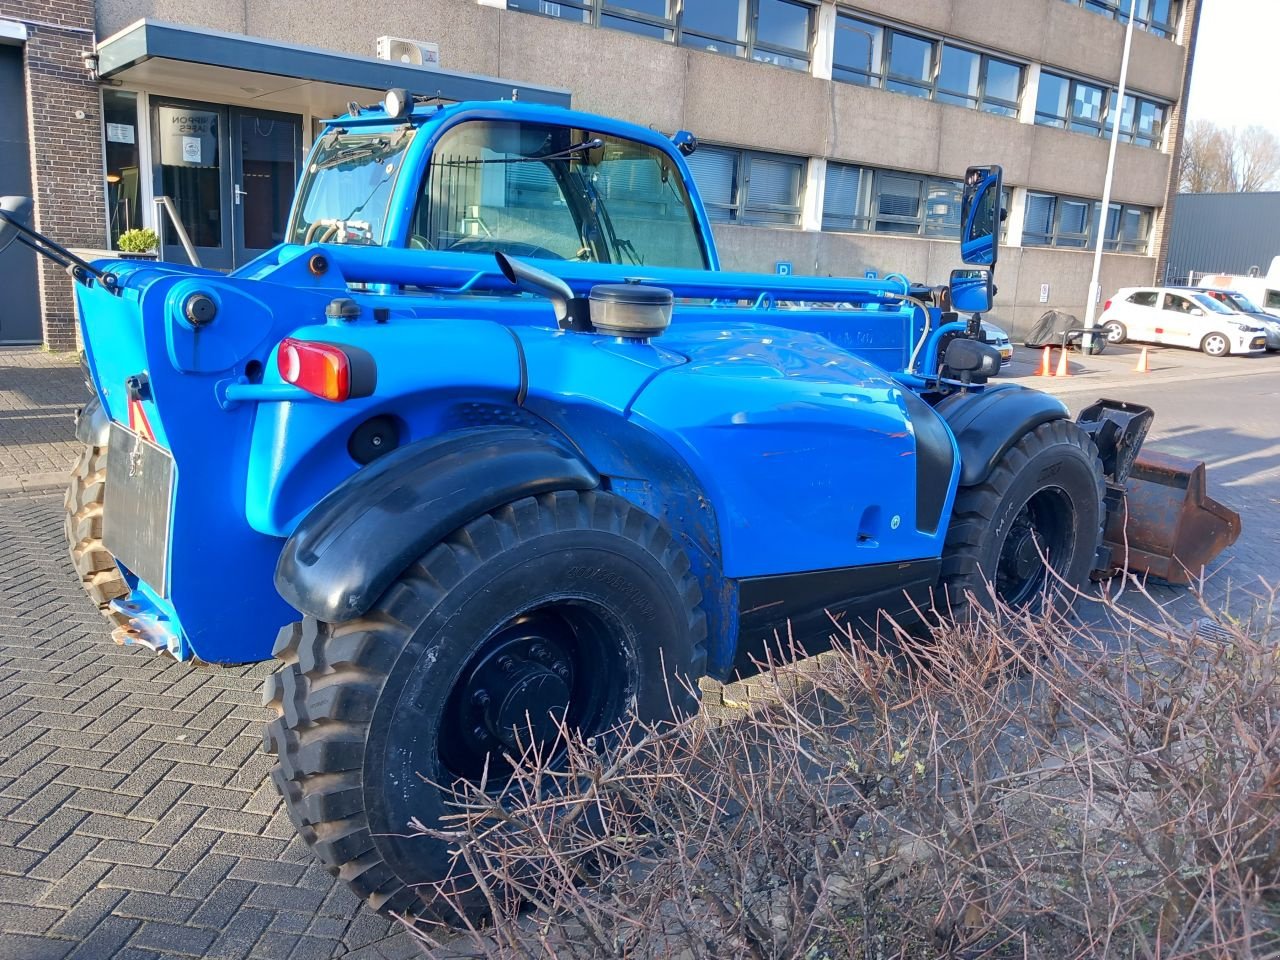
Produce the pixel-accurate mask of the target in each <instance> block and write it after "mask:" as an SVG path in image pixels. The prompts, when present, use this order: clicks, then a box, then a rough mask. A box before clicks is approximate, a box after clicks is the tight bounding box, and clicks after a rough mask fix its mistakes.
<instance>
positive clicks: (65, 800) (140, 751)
mask: <svg viewBox="0 0 1280 960" xmlns="http://www.w3.org/2000/svg"><path fill="white" fill-rule="evenodd" d="M1136 358H1137V350H1136V349H1135V348H1134V347H1132V346H1124V347H1121V348H1117V349H1113V350H1111V351H1109V352H1108V353H1107V354H1106V355H1104V356H1102V357H1093V358H1084V359H1083V360H1082V359H1081V358H1079V357H1077V356H1074V355H1073V357H1072V360H1073V362H1072V373H1073V376H1072V377H1071V378H1069V379H1066V380H1060V379H1049V380H1040V379H1038V378H1035V377H1034V376H1033V374H1034V371H1035V368H1036V364H1037V363H1038V360H1039V357H1038V355H1034V354H1033V353H1032V352H1031V351H1026V350H1023V349H1021V348H1020V349H1019V351H1018V354H1017V356H1016V358H1015V361H1014V363H1013V364H1012V365H1011V367H1010V368H1009V369H1008V370H1007V371H1006V374H1005V375H1006V376H1010V377H1013V378H1015V379H1018V380H1023V381H1025V382H1028V383H1033V384H1034V385H1036V386H1041V387H1044V388H1046V389H1050V390H1052V391H1054V392H1056V393H1059V394H1060V395H1062V396H1063V398H1064V400H1066V401H1067V402H1068V404H1069V405H1070V406H1071V407H1072V409H1073V410H1075V409H1079V408H1080V407H1081V406H1084V405H1086V404H1087V403H1090V402H1092V401H1093V400H1094V399H1096V398H1097V397H1100V396H1107V397H1112V398H1116V399H1127V400H1135V401H1139V402H1143V403H1149V404H1151V405H1152V406H1154V407H1155V408H1156V410H1157V419H1156V423H1155V427H1154V429H1153V432H1152V435H1151V440H1150V443H1151V446H1152V447H1153V448H1155V449H1158V450H1163V451H1166V452H1169V453H1175V454H1180V455H1183V456H1189V457H1196V458H1198V459H1204V460H1206V461H1208V462H1209V465H1210V480H1211V493H1212V494H1213V495H1214V496H1216V497H1218V498H1219V499H1221V500H1223V501H1224V502H1226V503H1227V504H1228V505H1230V506H1232V507H1234V508H1235V509H1237V510H1239V511H1240V513H1241V514H1242V515H1243V516H1244V521H1245V527H1244V535H1243V536H1242V538H1241V539H1240V541H1239V543H1237V544H1236V546H1235V547H1233V548H1232V549H1231V550H1229V551H1228V552H1227V554H1226V555H1224V557H1223V558H1222V559H1221V561H1220V562H1219V563H1218V564H1217V565H1216V566H1215V570H1214V571H1213V573H1212V578H1211V582H1210V590H1209V593H1210V596H1211V597H1212V598H1213V602H1214V603H1215V605H1220V606H1224V607H1231V608H1232V609H1243V608H1245V607H1247V606H1248V605H1249V604H1250V603H1251V602H1252V600H1251V598H1250V594H1256V593H1257V592H1258V588H1257V581H1258V578H1259V577H1263V578H1273V577H1274V574H1275V557H1276V555H1277V546H1280V544H1278V542H1277V541H1278V540H1280V492H1278V491H1280V439H1277V430H1276V428H1275V417H1276V416H1277V414H1276V410H1277V409H1278V405H1277V402H1276V400H1277V394H1278V393H1280V378H1277V376H1276V374H1277V373H1278V372H1280V357H1248V358H1225V359H1211V358H1208V357H1204V356H1201V355H1198V354H1195V353H1192V352H1189V351H1175V350H1158V351H1152V352H1151V365H1152V372H1151V373H1149V374H1136V373H1133V372H1132V368H1133V366H1134V363H1135V361H1136ZM79 381H80V378H79V372H78V370H77V369H76V368H75V366H74V365H73V364H72V363H71V362H70V361H69V360H68V359H67V358H59V357H55V356H51V355H49V354H44V353H40V352H36V351H0V931H2V933H0V960H9V958H12V960H40V958H64V957H76V958H105V957H119V958H126V960H141V958H147V957H179V956H208V957H226V958H239V957H256V958H272V960H282V958H310V957H337V956H348V957H357V958H366V960H367V958H373V957H383V958H394V957H406V956H411V955H413V954H414V953H415V952H416V948H415V945H414V943H413V942H412V941H411V939H410V938H409V937H408V936H407V935H406V934H405V933H404V932H402V931H398V930H396V929H395V928H393V926H392V925H391V924H390V923H389V922H388V921H386V920H383V919H381V918H378V917H376V916H375V915H373V914H372V913H370V912H368V911H366V910H364V909H363V908H362V907H361V906H360V904H359V902H358V901H357V900H356V898H355V897H354V896H352V895H351V894H349V893H348V892H347V891H346V890H345V888H343V887H342V886H341V885H339V884H337V883H335V882H334V881H333V880H332V879H331V878H330V877H329V876H328V874H326V873H325V872H324V871H323V870H321V869H320V868H319V866H318V865H317V864H316V863H314V862H313V861H312V859H311V857H310V855H309V854H308V853H307V852H306V850H305V849H303V847H302V845H301V844H300V843H298V842H297V841H295V840H294V839H293V828H292V827H291V825H290V824H289V822H288V820H287V818H286V817H285V816H284V814H283V813H282V811H281V809H280V805H279V802H278V800H277V798H276V794H275V791H274V789H273V788H272V787H271V785H270V784H269V783H268V782H265V780H264V777H265V775H266V772H267V769H268V760H267V758H266V757H265V756H264V755H263V754H262V753H261V749H260V744H261V735H260V729H261V726H262V723H263V721H264V720H265V719H266V711H265V710H263V709H262V707H261V706H260V704H259V693H258V688H259V685H260V683H261V681H262V678H263V677H264V676H265V675H266V674H267V673H268V672H269V670H270V669H271V667H270V665H269V664H262V665H257V666H252V667H245V668H236V669H225V668H212V667H198V668H197V667H191V666H187V665H183V664H177V663H174V662H173V661H171V660H168V659H166V658H162V657H157V656H155V655H153V654H151V653H150V652H148V651H146V650H141V649H133V648H121V647H117V646H115V645H113V644H112V643H111V642H110V639H109V635H108V631H107V629H106V625H105V623H104V622H103V621H102V620H101V619H100V618H99V617H98V615H97V613H96V612H95V611H94V610H93V609H92V608H91V607H90V606H89V604H88V602H87V601H86V599H85V598H84V596H83V594H82V591H81V589H80V586H79V584H78V582H77V581H76V579H75V577H74V574H73V571H72V569H71V567H70V564H69V562H68V560H67V558H66V556H65V553H64V546H63V536H62V492H61V489H60V488H59V486H58V485H59V484H60V482H61V481H60V475H61V473H62V472H63V471H64V470H65V466H66V464H67V463H69V462H70V460H71V458H72V456H73V455H74V444H73V442H72V438H71V430H72V426H71V412H72V411H73V409H74V408H75V406H76V405H78V404H79V403H81V402H83V399H84V396H85V394H84V388H83V386H82V385H81V384H80V382H79ZM1168 597H1169V599H1171V600H1174V599H1176V598H1177V594H1176V593H1175V592H1173V591H1170V593H1169V594H1168Z"/></svg>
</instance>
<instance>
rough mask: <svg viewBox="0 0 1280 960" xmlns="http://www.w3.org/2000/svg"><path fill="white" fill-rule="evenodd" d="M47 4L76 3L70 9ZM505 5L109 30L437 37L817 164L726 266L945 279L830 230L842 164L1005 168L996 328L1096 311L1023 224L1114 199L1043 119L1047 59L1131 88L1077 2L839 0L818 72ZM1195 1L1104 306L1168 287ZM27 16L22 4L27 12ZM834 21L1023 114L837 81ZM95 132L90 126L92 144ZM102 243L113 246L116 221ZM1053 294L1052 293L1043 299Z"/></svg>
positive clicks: (901, 239)
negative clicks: (938, 52)
mask: <svg viewBox="0 0 1280 960" xmlns="http://www.w3.org/2000/svg"><path fill="white" fill-rule="evenodd" d="M42 2H43V3H47V4H48V5H50V6H51V7H53V6H59V7H61V6H64V5H65V4H63V3H62V0H42ZM84 2H85V3H88V2H89V0H84ZM507 2H508V0H419V2H416V3H414V4H412V5H399V6H397V5H389V6H388V5H385V4H374V3H369V2H359V0H357V2H348V0H271V2H267V0H246V2H244V3H237V4H226V3H223V2H220V0H97V3H96V21H95V27H96V34H97V37H99V38H102V37H107V36H109V35H111V34H113V33H115V32H117V31H119V30H121V29H123V28H125V27H127V26H128V25H130V24H132V23H134V22H136V21H137V20H138V19H139V18H143V17H147V18H152V19H155V20H165V21H170V22H175V23H180V24H184V25H191V26H194V27H199V28H207V29H211V30H220V31H227V32H232V33H243V34H249V35H252V36H256V37H262V38H265V39H269V40H273V41H279V42H281V43H289V44H303V45H309V46H316V47H322V48H327V49H332V50H335V51H341V52H344V53H348V54H357V55H365V56H368V55H371V54H372V53H373V49H374V40H375V38H376V37H378V36H382V35H391V36H400V37H406V38H412V39H415V40H423V41H432V42H435V43H438V44H439V45H440V50H441V63H440V66H441V67H442V68H443V69H446V70H449V71H460V72H465V73H474V74H483V75H487V76H494V77H504V78H508V79H510V80H512V81H516V82H523V83H532V84H539V85H543V86H549V87H557V88H563V89H566V90H569V91H570V92H571V93H572V96H573V102H574V105H575V106H576V107H578V108H581V109H584V110H589V111H594V112H600V113H606V114H610V115H615V116H620V117H624V118H626V119H628V120H632V121H635V122H638V123H642V124H647V125H651V126H653V127H655V128H657V129H661V130H667V131H673V130H676V129H687V130H691V131H693V132H694V133H695V134H696V135H697V136H698V138H699V139H700V140H701V141H702V142H703V143H706V144H713V145H716V146H724V147H738V148H745V149H750V150H758V151H768V152H775V153H779V154H786V155H789V156H792V157H798V158H802V159H804V160H805V161H806V162H807V164H808V177H807V180H806V181H805V185H804V193H805V196H803V197H802V198H801V205H802V206H803V208H804V210H805V214H804V216H803V217H802V219H801V222H800V224H799V225H798V226H796V227H788V228H779V227H763V226H740V225H737V224H718V225H717V227H716V234H717V237H718V238H719V240H720V242H721V244H722V245H723V251H722V253H723V257H722V259H723V262H724V264H725V266H726V267H727V268H729V269H734V268H740V269H751V270H765V271H772V270H773V269H774V266H775V264H776V263H777V262H778V261H783V260H786V261H790V262H792V263H793V265H794V268H795V271H796V272H797V273H816V274H836V275H839V274H852V275H855V276H861V275H862V274H863V272H864V271H868V270H875V271H877V272H879V273H881V274H883V273H889V272H900V273H905V274H907V275H908V276H910V277H911V278H912V279H913V280H919V281H922V282H928V283H941V282H944V281H945V280H946V277H947V274H948V272H949V271H950V269H951V268H952V267H954V266H956V265H957V264H958V262H959V255H958V254H959V251H958V249H957V245H956V244H955V243H954V242H952V241H948V240H937V239H925V238H924V237H923V236H898V235H891V234H886V233H840V232H834V231H828V230H823V229H822V191H823V176H822V171H823V170H824V169H825V164H826V163H828V162H833V163H845V164H857V165H862V166H865V167H868V168H877V169H882V170H887V171H894V172H905V173H910V174H921V175H932V176H937V177H942V178H947V179H950V180H957V179H959V178H960V177H961V176H962V175H963V173H964V169H965V167H966V166H968V165H969V164H971V163H976V162H981V163H990V162H996V163H1000V164H1002V165H1003V166H1004V167H1005V173H1006V183H1007V185H1009V186H1010V187H1011V188H1012V205H1011V206H1012V209H1011V210H1010V221H1009V224H1008V227H1010V228H1012V229H1010V230H1009V236H1008V240H1007V242H1008V244H1009V246H1007V247H1006V248H1005V249H1004V250H1003V252H1002V255H1001V264H1000V268H999V275H998V278H997V283H998V285H999V287H1000V288H1001V291H1002V292H1001V295H1000V299H999V301H998V303H997V309H996V310H995V311H994V313H993V319H995V320H996V322H998V323H1002V324H1004V325H1005V326H1007V327H1009V328H1010V329H1011V330H1012V331H1013V332H1015V333H1017V332H1018V331H1020V330H1022V329H1025V328H1026V327H1028V326H1029V325H1030V324H1031V323H1033V322H1034V321H1035V319H1036V318H1038V317H1039V316H1040V314H1041V313H1043V312H1044V311H1045V310H1047V309H1050V308H1056V309H1063V310H1066V311H1068V312H1071V313H1075V314H1077V315H1081V316H1082V315H1083V312H1084V308H1085V301H1086V299H1087V295H1088V283H1089V275H1090V270H1091V265H1092V254H1091V251H1089V250H1081V249H1066V248H1062V247H1039V246H1037V247H1031V246H1025V247H1024V246H1023V245H1022V236H1021V225H1022V223H1023V219H1024V214H1025V205H1026V194H1027V192H1028V191H1035V192H1038V193H1048V194H1053V195H1057V196H1060V197H1068V198H1083V199H1086V200H1091V201H1094V202H1096V201H1098V199H1099V198H1100V197H1101V195H1102V185H1103V180H1104V176H1105V172H1106V167H1107V159H1108V150H1109V143H1108V140H1107V139H1104V138H1103V137H1100V136H1096V135H1088V134H1084V133H1075V132H1070V131H1067V130H1061V129H1055V128H1053V127H1049V126H1040V125H1037V124H1036V123H1035V122H1034V119H1035V106H1036V104H1035V83H1036V82H1037V78H1038V77H1039V76H1040V72H1041V68H1043V69H1045V70H1050V71H1055V72H1061V73H1063V74H1068V75H1070V76H1071V77H1074V78H1078V79H1080V80H1083V81H1087V82H1089V83H1094V84H1097V85H1100V86H1106V85H1109V86H1111V87H1114V86H1115V85H1116V84H1117V82H1118V80H1119V77H1120V69H1121V58H1122V51H1123V46H1124V37H1125V29H1124V26H1123V24H1121V23H1119V22H1117V21H1115V20H1112V19H1109V18H1107V17H1105V16H1101V15H1099V14H1096V13H1093V12H1091V11H1090V10H1087V9H1085V8H1084V7H1083V6H1080V5H1076V4H1074V3H1072V2H1065V0H916V2H914V3H912V4H911V5H910V11H909V13H908V12H906V11H905V9H904V5H903V4H902V3H901V2H900V0H849V2H848V3H841V4H839V5H838V6H836V5H835V4H834V3H832V2H831V0H813V2H812V3H810V4H809V5H810V6H811V7H813V9H814V16H813V24H814V32H813V35H812V38H811V43H810V51H809V53H810V60H811V65H810V68H809V69H808V70H807V71H802V70H792V69H785V68H782V67H778V66H774V65H772V64H767V63H757V62H752V61H750V60H747V59H742V58H733V57H727V56H722V55H718V54H714V53H709V52H705V51H703V50H698V49H694V48H693V47H689V46H681V45H678V44H676V43H669V42H663V41H660V40H653V39H649V38H647V37H643V36H639V35H637V34H634V33H630V32H623V31H621V30H617V29H611V28H608V27H605V26H601V25H595V24H584V23H574V22H570V21H568V20H566V19H560V18H556V17H553V16H543V15H539V14H538V13H537V12H525V11H524V10H516V9H507ZM512 2H515V0H512ZM1198 2H1199V0H1184V3H1183V4H1182V7H1181V14H1182V15H1181V18H1180V27H1179V29H1178V31H1177V36H1176V38H1174V39H1165V38H1163V37H1160V36H1157V35H1155V34H1153V33H1150V32H1147V31H1146V30H1142V29H1138V30H1135V31H1134V37H1133V52H1132V58H1131V65H1130V70H1129V78H1128V82H1129V90H1130V92H1131V93H1136V94H1138V95H1140V96H1142V97H1144V98H1147V99H1151V100H1154V101H1158V102H1159V103H1160V104H1162V105H1164V106H1165V108H1166V109H1167V118H1166V122H1165V128H1164V131H1163V134H1162V136H1161V138H1160V142H1159V144H1158V145H1157V146H1156V147H1154V148H1153V147H1144V146H1136V145H1131V144H1128V143H1121V144H1120V145H1119V148H1118V153H1117V158H1116V171H1115V182H1114V190H1113V196H1112V201H1113V203H1121V204H1131V205H1136V206H1138V207H1140V208H1142V209H1143V210H1144V211H1147V212H1148V213H1149V215H1150V222H1151V231H1150V233H1151V235H1150V239H1149V242H1148V245H1147V249H1146V252H1145V254H1141V255H1140V254H1137V253H1126V254H1119V253H1117V254H1107V255H1106V256H1105V257H1104V268H1103V275H1102V286H1103V292H1104V295H1105V293H1106V292H1108V290H1109V289H1111V288H1114V287H1117V286H1122V285H1134V284H1142V283H1147V282H1150V281H1152V279H1153V278H1154V277H1155V276H1156V272H1157V269H1156V268H1157V264H1158V263H1159V262H1160V261H1161V259H1162V257H1163V256H1164V246H1165V244H1166V243H1167V225H1168V218H1166V217H1164V216H1163V210H1164V209H1165V207H1166V206H1167V205H1168V203H1169V201H1170V197H1171V190H1172V187H1173V176H1172V173H1173V170H1174V169H1175V165H1174V163H1173V156H1174V151H1175V150H1176V148H1177V146H1178V144H1179V143H1180V128H1181V124H1180V118H1181V103H1182V101H1183V100H1184V95H1185V89H1186V80H1187V77H1188V70H1189V66H1190V62H1191V53H1192V51H1193V49H1194V37H1195V26H1196V23H1197V21H1198V11H1197V7H1198ZM0 3H3V4H4V5H5V6H4V7H0V9H9V8H11V7H15V6H17V5H18V3H17V0H0ZM21 5H22V7H23V8H24V10H26V9H28V8H29V7H30V4H29V3H26V2H23V3H22V4H21ZM40 5H41V4H40V3H37V4H36V6H37V7H38V6H40ZM673 6H675V5H674V4H673ZM837 10H839V11H841V12H846V13H849V14H852V15H855V16H858V17H860V18H865V19H867V20H870V21H872V22H876V23H881V24H883V25H885V26H887V27H899V28H901V29H902V30H905V31H907V32H910V33H915V34H917V35H920V36H924V37H926V38H927V39H932V40H935V41H938V40H940V41H946V42H954V43H957V44H961V45H968V46H970V47H972V48H974V49H976V50H978V51H979V52H985V53H988V54H991V55H994V56H997V57H1000V58H1003V59H1007V60H1013V61H1016V62H1018V63H1020V64H1022V65H1023V66H1024V74H1025V79H1024V88H1023V92H1022V101H1023V102H1022V105H1021V108H1020V112H1019V116H1018V117H1017V118H1013V117H1004V116H998V115H994V114H991V113H986V112H982V111H979V110H976V109H969V108H965V107H960V106H952V105H949V104H946V103H942V102H938V101H936V100H933V99H918V98H915V97H910V96H905V95H903V94H899V93H894V92H891V91H888V90H883V89H875V88H872V87H864V86H856V85H853V84H850V83H844V82H839V81H833V80H831V79H828V78H829V77H830V76H831V58H832V52H831V45H832V42H833V41H832V30H833V24H834V23H835V21H836V11H837ZM154 77H155V78H160V77H162V75H161V74H159V73H156V74H155V75H154ZM155 78H153V79H150V80H147V81H144V83H143V86H142V87H141V88H139V89H141V90H142V92H143V93H144V94H146V93H147V92H148V91H150V92H151V93H155V94H157V95H164V96H174V95H186V96H188V97H193V96H194V93H195V89H194V85H191V86H188V85H185V84H183V82H182V81H181V79H180V78H178V77H175V76H168V77H167V78H163V82H161V80H160V79H155ZM148 83H149V84H150V86H147V84H148ZM126 86H127V84H126ZM250 89H251V88H250V87H248V86H242V87H239V88H236V87H230V88H228V89H227V90H225V91H222V92H220V94H219V96H218V101H219V102H224V103H227V104H231V105H236V104H239V105H242V106H253V105H255V102H256V101H255V99H254V95H253V94H252V93H248V94H246V93H244V92H241V91H242V90H250ZM272 109H280V107H279V106H272ZM298 109H299V113H301V114H303V123H304V125H306V126H307V127H309V126H310V122H311V117H312V116H313V115H315V114H313V113H309V111H319V110H320V109H322V107H321V106H319V105H316V104H312V105H311V106H310V107H309V108H307V109H303V108H301V107H300V108H298ZM91 116H92V114H91ZM92 135H93V134H91V133H90V132H89V131H88V130H86V136H87V137H91V136H92ZM96 135H97V136H99V137H100V133H98V134H96ZM308 139H309V137H308ZM84 199H85V200H86V201H87V203H86V204H83V205H86V206H89V207H91V206H92V205H93V204H94V203H97V204H98V205H99V206H101V204H102V200H101V199H100V198H84ZM97 232H98V234H99V235H101V233H102V228H101V226H100V225H99V226H98V228H97ZM64 239H65V236H64ZM75 242H77V243H83V244H84V245H86V246H95V245H101V243H102V240H101V239H100V236H99V239H97V240H95V241H94V242H93V243H89V242H88V238H83V239H82V238H80V237H76V238H75ZM1045 284H1047V285H1048V298H1047V299H1042V292H1043V285H1045Z"/></svg>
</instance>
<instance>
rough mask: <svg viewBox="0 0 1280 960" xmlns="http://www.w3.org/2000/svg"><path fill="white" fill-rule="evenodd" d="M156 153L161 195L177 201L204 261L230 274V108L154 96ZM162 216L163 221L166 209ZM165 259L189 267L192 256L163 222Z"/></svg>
mask: <svg viewBox="0 0 1280 960" xmlns="http://www.w3.org/2000/svg"><path fill="white" fill-rule="evenodd" d="M151 103H152V110H153V114H152V124H151V126H152V130H153V137H152V140H153V143H152V149H153V151H154V153H153V155H154V157H155V165H154V166H155V192H156V196H157V197H161V196H164V197H168V198H169V199H170V200H172V201H173V205H174V207H175V208H176V210H177V214H178V219H179V220H181V221H182V225H183V227H185V228H186V231H187V236H188V237H190V238H191V244H192V246H194V247H195V248H196V253H197V255H198V256H199V257H200V263H201V264H202V265H203V266H206V267H213V268H214V269H216V270H230V269H231V268H232V266H233V265H234V264H233V263H232V259H231V244H230V242H229V239H230V238H229V233H230V223H229V219H230V218H229V216H228V214H229V211H228V209H227V206H228V195H229V194H230V192H231V173H230V171H229V170H228V169H227V164H226V162H225V155H226V145H225V140H226V136H227V108H226V107H220V106H217V105H216V104H211V103H191V102H189V101H179V100H159V99H158V98H155V97H152V99H151ZM157 216H159V217H162V218H164V217H165V216H166V215H165V214H164V213H163V211H160V212H158V213H157ZM162 233H163V235H164V241H165V243H164V250H162V251H161V256H162V257H163V258H164V259H165V260H171V261H174V262H177V263H184V262H186V260H187V255H186V253H185V251H184V250H183V249H182V244H181V242H180V241H179V239H178V231H177V230H175V229H174V227H173V224H172V223H170V222H168V220H167V219H166V220H165V223H164V224H163V231H162Z"/></svg>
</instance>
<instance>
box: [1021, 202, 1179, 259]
mask: <svg viewBox="0 0 1280 960" xmlns="http://www.w3.org/2000/svg"><path fill="white" fill-rule="evenodd" d="M1099 206H1100V204H1099V203H1098V202H1097V201H1096V200H1083V199H1079V198H1077V197H1058V196H1054V195H1053V194H1048V193H1028V194H1027V209H1026V218H1025V219H1024V221H1023V226H1022V245H1023V246H1024V247H1068V248H1072V249H1084V248H1086V247H1091V246H1092V245H1093V243H1094V237H1096V235H1097V229H1098V208H1099ZM1153 215H1154V211H1153V210H1152V209H1151V208H1150V207H1138V206H1133V205H1132V204H1123V203H1113V204H1111V207H1110V210H1109V211H1108V215H1107V234H1106V240H1105V243H1104V244H1103V249H1105V250H1107V251H1110V252H1112V253H1138V254H1145V253H1146V252H1147V244H1148V241H1149V240H1150V237H1151V221H1152V218H1153Z"/></svg>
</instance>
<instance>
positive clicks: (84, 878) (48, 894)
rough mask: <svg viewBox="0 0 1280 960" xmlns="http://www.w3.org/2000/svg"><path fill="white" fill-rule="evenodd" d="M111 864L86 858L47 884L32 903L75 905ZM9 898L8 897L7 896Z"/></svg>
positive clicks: (97, 882) (94, 885)
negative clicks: (53, 881)
mask: <svg viewBox="0 0 1280 960" xmlns="http://www.w3.org/2000/svg"><path fill="white" fill-rule="evenodd" d="M111 869H112V868H111V864H109V863H101V862H99V861H96V860H84V861H81V862H80V863H77V864H76V865H75V866H74V867H72V868H71V869H70V870H68V871H67V872H66V873H65V874H63V876H62V877H61V878H59V879H58V880H57V881H56V882H55V883H50V884H45V885H44V889H43V890H42V891H41V895H40V896H39V897H38V898H32V899H31V900H30V901H28V902H30V903H38V904H39V905H40V906H42V907H43V906H49V907H73V906H75V905H76V904H77V903H79V902H80V898H81V897H83V896H84V895H85V894H86V893H88V892H89V891H90V890H93V889H95V888H96V887H97V886H98V884H99V882H100V881H101V880H102V878H103V877H105V876H106V875H107V873H108V871H110V870H111ZM5 899H6V900H7V899H8V898H7V897H6V898H5Z"/></svg>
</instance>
